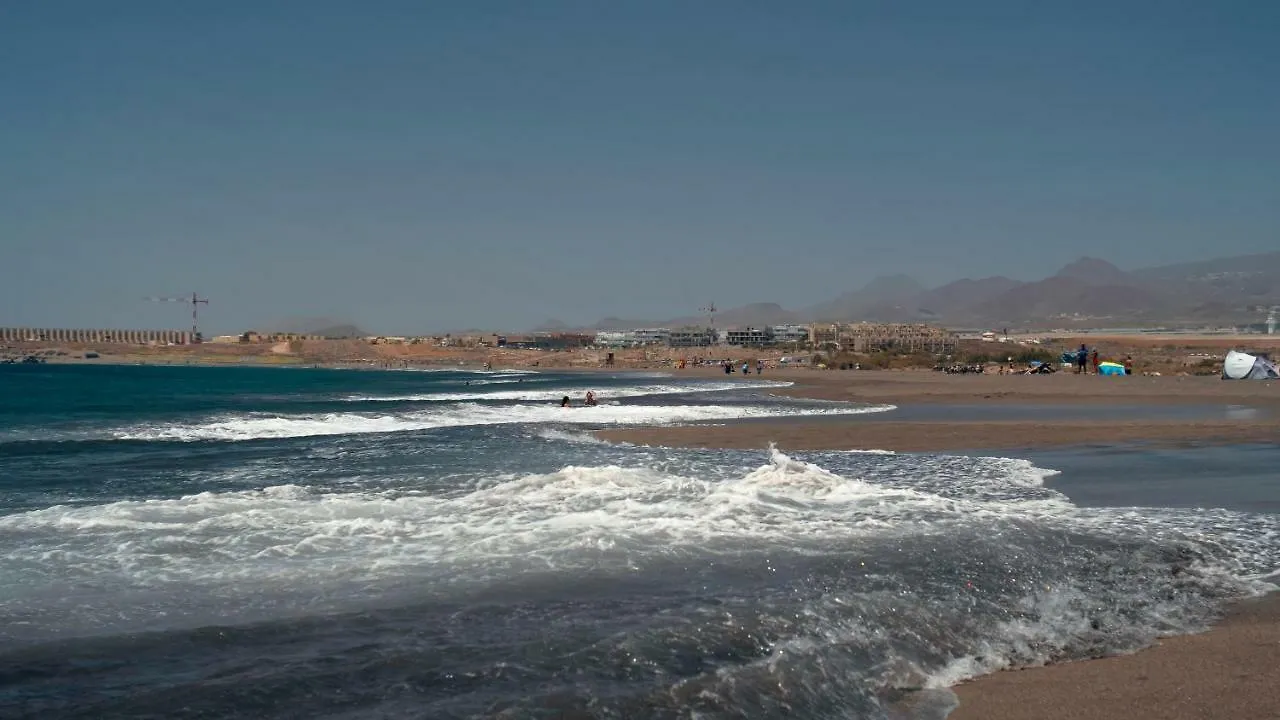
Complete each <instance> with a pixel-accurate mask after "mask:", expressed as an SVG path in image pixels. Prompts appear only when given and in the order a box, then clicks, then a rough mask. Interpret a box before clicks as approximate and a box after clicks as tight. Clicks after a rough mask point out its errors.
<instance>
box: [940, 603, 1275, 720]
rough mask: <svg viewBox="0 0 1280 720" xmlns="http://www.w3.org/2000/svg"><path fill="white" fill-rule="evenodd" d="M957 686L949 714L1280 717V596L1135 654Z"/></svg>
mask: <svg viewBox="0 0 1280 720" xmlns="http://www.w3.org/2000/svg"><path fill="white" fill-rule="evenodd" d="M954 690H955V692H956V694H957V695H958V696H959V698H960V707H959V708H957V709H956V710H954V711H953V712H952V713H951V715H950V716H949V717H950V720H1031V719H1032V718H1035V719H1036V720H1096V719H1097V718H1125V720H1148V719H1150V720H1155V719H1156V718H1160V719H1161V720H1166V719H1169V718H1178V719H1179V720H1202V719H1203V720H1209V719H1213V720H1218V719H1224V720H1225V719H1226V718H1231V719H1232V720H1237V719H1241V718H1257V719H1258V720H1261V719H1262V718H1280V595H1276V594H1272V595H1268V596H1267V597H1265V598H1259V599H1257V600H1249V601H1245V602H1242V603H1239V604H1237V605H1236V606H1235V607H1234V608H1232V610H1231V612H1230V614H1229V615H1228V616H1227V618H1226V619H1225V620H1224V621H1223V622H1221V623H1219V624H1218V625H1216V626H1215V627H1214V628H1213V629H1212V630H1210V631H1209V632H1206V633H1201V634H1199V635H1184V636H1180V637H1172V638H1166V639H1164V640H1162V641H1160V644H1158V645H1157V646H1155V647H1152V648H1149V649H1147V650H1143V651H1141V652H1138V653H1136V654H1133V655H1123V656H1119V657H1111V658H1101V659H1098V660H1089V661H1085V662H1074V663H1064V664H1061V665H1051V666H1048V667H1042V668H1030V669H1027V670H1018V671H1009V672H1001V673H996V674H994V675H987V676H985V677H981V678H978V679H977V680H974V681H972V682H968V683H965V684H962V685H960V686H958V687H956V688H954Z"/></svg>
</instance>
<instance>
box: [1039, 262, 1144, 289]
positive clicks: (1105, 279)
mask: <svg viewBox="0 0 1280 720" xmlns="http://www.w3.org/2000/svg"><path fill="white" fill-rule="evenodd" d="M1054 277H1060V278H1071V279H1073V280H1080V281H1082V282H1087V283H1089V284H1090V285H1126V284H1129V283H1131V282H1133V278H1132V277H1130V276H1129V273H1127V272H1125V271H1123V270H1121V269H1120V268H1118V267H1116V266H1115V265H1112V264H1111V263H1109V262H1107V261H1106V260H1102V259H1100V258H1095V257H1088V256H1085V257H1082V258H1080V259H1079V260H1076V261H1075V262H1073V263H1069V264H1067V265H1065V266H1063V268H1062V269H1061V270H1059V271H1058V273H1057V274H1056V275H1054Z"/></svg>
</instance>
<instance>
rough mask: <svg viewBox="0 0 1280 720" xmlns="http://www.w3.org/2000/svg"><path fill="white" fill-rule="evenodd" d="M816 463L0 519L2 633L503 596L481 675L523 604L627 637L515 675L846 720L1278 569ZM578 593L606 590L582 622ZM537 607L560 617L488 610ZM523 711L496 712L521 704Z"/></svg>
mask: <svg viewBox="0 0 1280 720" xmlns="http://www.w3.org/2000/svg"><path fill="white" fill-rule="evenodd" d="M551 430H554V429H546V431H551ZM538 432H539V434H541V433H542V432H544V430H540V431H538ZM551 437H552V438H553V439H558V438H555V436H551ZM571 441H572V440H571ZM593 452H598V451H596V450H593ZM827 456H831V457H834V455H832V454H825V455H823V454H813V455H810V456H808V459H801V458H798V457H794V456H791V455H788V454H786V453H783V452H780V451H778V450H776V449H771V450H770V452H769V453H768V455H767V458H766V459H765V461H764V462H762V463H761V462H759V460H756V461H754V462H755V463H757V464H754V466H749V467H747V468H746V469H745V470H742V471H737V470H735V471H734V472H732V473H729V474H727V475H725V476H724V477H723V478H718V479H712V478H709V477H706V476H705V475H704V474H702V473H698V472H692V471H689V472H679V471H676V470H673V469H671V468H668V467H663V466H660V465H657V464H654V463H650V462H645V461H644V460H643V459H641V456H636V458H637V459H638V460H633V462H632V463H631V464H625V463H623V462H621V461H620V462H619V463H617V464H600V465H567V466H563V467H560V468H559V469H557V470H555V471H552V472H543V473H506V474H492V475H482V476H476V477H469V478H466V479H462V480H459V484H458V485H457V486H456V487H452V488H450V489H449V491H447V492H442V491H440V490H432V489H430V488H426V487H421V488H419V487H415V486H414V485H413V484H408V485H405V486H402V487H400V488H398V489H395V490H371V489H368V488H365V489H360V490H350V491H348V490H338V489H335V488H333V487H332V486H304V485H299V484H292V483H283V484H279V485H272V486H268V487H264V488H261V489H257V490H236V491H225V492H202V493H196V494H191V495H187V496H184V497H178V498H169V499H152V500H128V501H119V502H112V503H107V504H100V505H94V506H80V507H69V506H55V507H50V508H44V509H40V510H33V511H29V512H23V513H15V514H11V515H7V516H0V577H4V578H5V582H6V597H5V599H4V600H3V601H0V610H3V612H4V614H5V615H6V617H8V618H10V619H11V620H12V621H13V622H12V623H11V624H10V626H9V629H8V630H5V631H2V632H0V637H7V638H8V639H9V640H10V641H13V640H14V638H19V639H21V638H22V637H26V638H37V639H48V638H49V637H50V636H53V635H57V634H59V633H70V634H95V633H102V632H107V631H109V632H113V633H118V632H132V631H136V630H144V629H146V630H155V629H157V628H181V627H203V626H206V625H208V624H211V623H215V624H220V625H228V624H236V623H243V622H247V621H249V620H252V619H258V618H262V617H267V618H276V619H278V618H280V617H282V616H287V615H288V614H289V613H290V612H294V613H299V614H306V615H315V614H320V613H331V612H338V611H342V610H347V609H356V608H362V607H367V606H368V604H369V603H371V602H377V603H381V602H388V601H389V600H388V599H389V598H395V597H397V593H402V592H403V593H411V596H412V597H413V598H414V602H416V603H422V602H424V600H423V598H432V599H435V600H440V601H443V604H442V605H441V607H445V608H448V611H447V612H445V613H444V615H441V616H431V617H432V618H433V619H432V620H431V622H432V623H435V622H440V623H450V622H455V619H454V615H455V613H456V612H458V611H456V608H457V607H470V606H469V605H466V604H465V603H458V602H457V600H458V599H459V598H466V597H473V596H481V597H484V596H485V595H484V594H485V593H490V595H489V597H494V598H503V599H504V600H502V601H500V602H496V603H495V604H493V605H491V606H488V607H490V609H489V610H487V611H486V612H488V613H503V612H506V610H504V609H503V608H507V607H508V606H511V607H512V609H511V610H510V614H509V615H499V616H497V617H499V621H500V622H503V623H510V625H507V624H504V625H503V627H504V628H505V629H506V630H504V634H500V637H498V638H497V639H495V640H494V641H495V642H499V643H511V644H510V645H500V646H497V647H495V648H494V651H493V652H494V654H495V657H498V658H499V660H502V661H505V660H509V658H510V657H511V656H513V655H515V654H520V655H521V656H522V657H526V658H527V660H528V662H529V663H535V662H540V661H535V660H534V659H532V658H534V657H535V655H536V653H529V654H527V655H526V654H523V653H521V652H519V651H520V650H521V649H522V648H525V649H527V648H526V646H524V645H521V644H520V642H522V641H521V640H520V638H521V637H524V636H523V635H521V632H520V631H519V627H520V625H519V623H522V622H526V621H527V622H528V623H530V624H531V625H532V626H533V627H531V628H528V633H529V635H528V636H529V637H534V636H536V637H539V638H541V637H544V636H545V632H546V631H547V627H546V622H547V621H545V620H543V621H539V620H538V617H539V616H537V615H536V613H538V612H543V611H545V612H547V613H551V614H553V615H554V614H557V613H565V612H570V613H571V616H570V617H569V618H568V619H566V620H565V622H570V621H571V622H573V623H574V627H575V628H579V629H582V628H594V627H595V626H594V625H593V624H592V623H599V622H612V620H607V621H606V620H602V619H601V618H615V617H617V618H618V619H617V622H618V623H622V628H621V629H611V628H612V626H608V627H605V629H604V630H602V631H601V632H602V635H601V636H600V637H599V638H598V639H592V640H590V641H589V647H588V648H586V649H584V650H583V651H582V652H583V654H582V655H581V657H579V656H578V655H574V654H572V653H570V654H567V655H566V654H563V653H558V654H554V657H550V658H549V659H547V660H546V662H550V663H552V664H553V665H554V667H552V666H548V667H547V668H541V666H538V667H536V668H532V669H530V670H529V672H530V673H531V677H535V678H537V677H543V676H544V675H543V673H549V674H547V675H545V676H546V677H551V676H553V675H554V673H556V672H560V670H559V668H563V667H564V664H565V663H566V662H574V663H576V662H581V663H583V667H584V668H585V670H584V671H585V672H593V671H592V670H590V668H592V667H597V668H598V667H612V666H611V665H609V663H611V662H612V660H611V659H610V658H612V657H613V656H614V655H617V656H618V657H619V658H622V659H623V660H624V661H625V663H626V665H625V667H628V668H634V667H636V666H637V665H636V663H641V664H643V666H646V667H647V666H652V667H655V668H658V669H660V670H662V672H660V673H659V677H661V678H665V680H663V681H662V682H663V683H674V684H673V685H670V686H669V687H667V686H664V687H663V688H662V693H663V694H664V697H667V698H668V700H660V702H667V701H671V702H678V703H679V704H681V706H690V707H691V706H692V705H690V703H694V704H696V703H700V702H711V703H712V704H713V705H714V706H717V707H733V708H739V709H743V710H742V712H741V713H740V714H751V713H749V712H747V709H751V708H755V709H756V710H757V712H756V713H755V714H757V715H759V714H768V713H765V712H764V711H763V710H761V709H760V708H762V707H768V705H767V703H770V702H773V701H774V699H776V697H777V693H776V692H774V691H773V690H769V691H767V692H766V691H763V690H761V691H760V694H758V695H756V694H752V693H755V692H756V690H754V689H757V688H759V689H763V688H773V689H774V690H776V689H777V688H778V687H779V683H780V682H784V681H786V682H792V681H795V682H797V685H795V686H794V687H793V691H794V693H795V694H794V695H789V696H788V701H789V702H791V703H794V704H795V705H796V707H800V708H806V707H808V708H814V707H821V703H822V702H828V701H832V700H833V699H834V701H835V702H836V704H837V706H838V707H841V708H844V709H846V710H848V709H849V708H864V707H873V705H874V704H872V705H868V704H867V703H869V702H870V700H868V699H867V697H864V696H865V695H866V693H868V692H869V690H868V689H869V688H871V689H874V688H882V687H893V686H902V685H914V686H921V685H924V686H930V687H941V686H945V685H949V684H951V683H953V682H955V681H957V680H960V679H963V678H966V677H970V676H972V675H974V674H979V673H983V672H989V671H991V670H993V669H998V668H1001V667H1012V666H1021V665H1028V664H1039V663H1043V662H1048V661H1051V660H1054V659H1061V658H1064V657H1079V656H1089V655H1091V654H1097V653H1100V652H1115V651H1123V650H1129V649H1135V648H1137V647H1140V646H1142V645H1143V644H1145V643H1147V642H1150V640H1151V639H1152V638H1154V637H1156V636H1157V635H1159V634H1162V633H1169V632H1183V631H1187V630H1192V629H1196V628H1197V627H1199V626H1200V625H1201V624H1202V623H1203V622H1204V621H1205V620H1206V619H1207V618H1209V617H1210V616H1211V615H1212V611H1213V608H1214V607H1216V605H1215V603H1217V602H1219V601H1221V600H1222V599H1224V598H1228V597H1236V596H1240V595H1243V594H1247V593H1249V592H1255V591H1258V590H1260V589H1262V588H1263V587H1264V585H1263V584H1262V583H1260V582H1258V581H1256V580H1251V579H1250V578H1249V577H1246V576H1247V575H1248V573H1249V572H1250V571H1252V570H1257V569H1265V568H1268V567H1269V568H1272V569H1273V570H1274V568H1275V567H1276V566H1277V562H1278V558H1277V556H1278V555H1280V550H1278V549H1277V547H1276V546H1275V544H1274V538H1275V537H1276V536H1277V534H1276V533H1277V531H1280V518H1277V517H1275V516H1265V515H1247V514H1242V513H1232V512H1228V511H1211V512H1206V511H1203V510H1195V511H1191V510H1188V511H1180V510H1168V509H1165V510H1160V509H1151V510H1146V511H1138V510H1135V509H1083V508H1078V507H1075V506H1074V505H1072V504H1071V503H1070V502H1069V501H1068V500H1067V498H1065V497H1064V496H1062V495H1061V494H1060V493H1057V492H1056V491H1054V490H1052V489H1051V488H1046V487H1044V484H1043V481H1044V479H1045V478H1046V477H1048V476H1050V475H1051V474H1052V472H1053V471H1052V470H1049V469H1045V468H1039V467H1037V466H1036V465H1034V464H1033V463H1030V462H1028V461H1025V460H1018V459H1011V458H987V457H979V458H965V457H959V456H898V455H863V456H856V455H849V454H845V455H843V459H844V461H845V462H844V464H843V465H840V466H839V467H842V468H845V469H844V470H841V471H836V470H834V469H833V468H834V467H837V466H836V465H834V464H832V465H831V466H830V467H828V466H827V465H826V464H824V462H823V461H822V460H821V458H822V457H827ZM643 457H648V456H643ZM592 583H596V584H597V585H602V586H606V587H609V588H613V589H612V590H611V591H610V593H609V594H605V595H604V596H603V598H604V599H603V600H600V602H603V603H604V605H602V606H601V607H602V608H604V610H603V611H601V612H600V613H598V614H592V611H591V608H592V607H594V606H592V605H591V603H592V602H595V600H593V599H592V598H593V597H594V596H593V595H592V594H591V592H592V591H591V590H590V589H589V588H590V587H591V586H592ZM565 587H572V588H574V589H573V591H572V592H571V593H568V594H564V593H563V592H562V589H563V588H565ZM708 587H715V588H721V587H722V588H726V590H725V591H723V592H722V591H709V590H708ZM547 588H558V589H561V590H556V591H554V592H560V593H561V594H560V595H552V596H553V597H556V598H566V600H565V602H567V603H571V606H572V608H573V609H572V610H566V609H565V606H561V605H557V604H556V602H550V604H549V605H548V606H547V607H546V608H543V607H542V605H540V604H539V603H538V602H535V601H528V602H526V601H523V600H522V601H521V602H519V603H514V604H513V603H512V602H511V601H510V598H511V597H512V596H517V597H520V598H522V599H523V598H528V597H530V596H531V595H532V594H534V593H538V592H542V593H546V592H552V591H549V590H547ZM619 588H621V589H619ZM699 588H701V589H700V590H699ZM663 592H670V593H672V594H671V595H663V594H662V593H663ZM646 593H649V595H646ZM708 593H710V595H708ZM704 597H712V598H714V602H694V601H695V600H697V598H704ZM597 599H598V598H597ZM623 600H626V601H628V602H635V603H636V608H635V610H634V612H635V613H636V615H635V617H634V618H628V616H626V615H625V614H623V615H619V613H621V612H622V611H621V610H620V609H619V607H618V604H619V603H620V602H622V601H623ZM557 602H558V601H557ZM646 602H648V603H650V605H646V604H645V603H646ZM504 603H505V604H504ZM418 607H419V606H414V608H413V613H414V617H415V618H417V617H419V613H421V612H423V611H422V610H419V609H418ZM427 607H432V606H427ZM463 612H467V611H463ZM574 613H576V614H574ZM666 613H670V614H666ZM526 616H527V617H526ZM485 617H490V620H488V621H487V622H493V619H492V617H491V616H489V615H486V616H485ZM655 617H657V618H662V617H665V618H667V619H669V620H670V622H669V623H666V624H664V623H663V622H659V621H654V620H653V618H655ZM521 618H525V619H524V620H522V619H521ZM644 618H648V620H644ZM463 620H464V621H465V618H464V619H463ZM362 622H363V621H362ZM458 622H462V621H458ZM433 626H434V625H433ZM668 626H672V627H674V629H672V627H668ZM468 627H471V629H466V628H461V629H459V632H460V633H461V634H462V636H464V637H467V638H472V636H469V635H467V633H474V632H475V630H474V627H472V626H468ZM391 628H392V630H394V632H395V634H396V635H395V636H396V637H402V636H403V635H404V630H403V627H402V626H400V625H397V624H395V623H394V622H393V623H392V624H391ZM359 632H360V633H364V632H366V627H365V626H364V625H362V626H361V629H360V631H359ZM388 632H390V630H389V631H388ZM673 632H674V633H677V635H672V634H671V633H673ZM553 636H554V637H555V638H556V642H561V643H566V642H571V641H572V637H574V636H572V635H571V634H569V635H566V634H564V632H561V634H559V635H553ZM290 637H291V638H292V637H293V636H292V635H291V636H290ZM359 637H360V638H361V639H360V640H359V642H366V640H364V639H363V638H364V637H365V636H364V635H360V636H359ZM470 641H472V640H468V642H470ZM477 647H479V646H477ZM473 649H474V648H473ZM470 651H471V650H469V652H470ZM255 652H256V650H255ZM599 653H603V655H599V656H598V654H599ZM681 653H685V655H686V656H688V657H717V658H733V662H725V663H724V664H723V665H721V666H719V667H717V668H716V669H715V670H714V672H712V671H707V672H696V673H693V674H690V675H688V676H687V677H684V679H679V678H680V677H681V676H680V675H679V674H678V672H677V670H678V668H673V669H670V670H667V669H665V668H667V667H668V666H667V665H664V663H672V662H676V663H678V662H679V658H680V657H681ZM571 655H572V657H570V656H571ZM673 658H674V659H673ZM867 658H874V662H871V661H867V660H866V659H867ZM601 663H604V665H603V666H602V665H601ZM672 678H676V679H674V680H673V679H672ZM831 678H838V683H836V684H835V685H829V684H828V682H827V680H826V679H831ZM797 679H799V680H797ZM644 687H645V688H648V687H650V684H647V683H645V684H644ZM744 688H746V689H749V690H746V691H745V692H747V693H748V694H747V695H743V692H744V691H743V690H742V689H744ZM633 689H634V688H633ZM519 692H520V696H519V697H518V698H515V699H513V700H512V702H515V703H517V705H516V706H514V707H518V703H520V702H524V700H523V699H522V698H524V697H533V696H535V695H536V692H535V690H534V689H533V688H531V687H521V688H520V689H519ZM616 700H617V698H616V697H611V698H606V699H604V700H602V702H606V703H607V702H614V701H616ZM651 701H652V698H641V699H639V700H636V702H638V703H641V705H640V706H642V707H651V706H650V705H648V704H646V703H648V702H651ZM753 703H765V704H766V705H756V704H753ZM860 703H861V704H860ZM517 714H518V713H517ZM868 716H872V715H870V714H869V711H868Z"/></svg>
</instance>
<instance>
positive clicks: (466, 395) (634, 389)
mask: <svg viewBox="0 0 1280 720" xmlns="http://www.w3.org/2000/svg"><path fill="white" fill-rule="evenodd" d="M485 383H491V384H513V383H515V384H519V381H518V380H503V381H500V382H499V381H485V380H472V381H471V384H472V385H480V384H485ZM790 385H792V383H790V382H772V381H771V382H758V383H756V382H753V383H740V382H716V383H696V384H695V383H685V384H665V385H656V384H655V385H627V386H622V387H612V388H608V389H606V390H598V391H596V395H597V396H598V397H599V398H600V399H601V400H602V401H608V400H610V399H614V398H633V397H646V396H652V395H676V394H684V393H695V392H724V391H726V390H767V389H773V388H783V387H789V386H790ZM585 392H586V389H584V388H581V387H575V388H565V387H554V388H538V389H527V390H496V391H493V392H437V393H414V394H409V395H353V396H351V397H347V398H343V400H346V401H348V402H429V401H434V402H465V401H474V400H516V401H526V402H537V401H547V402H551V401H554V400H559V399H560V398H562V397H564V396H565V395H569V396H570V397H576V398H579V399H580V398H581V396H582V395H583V394H584V393H585Z"/></svg>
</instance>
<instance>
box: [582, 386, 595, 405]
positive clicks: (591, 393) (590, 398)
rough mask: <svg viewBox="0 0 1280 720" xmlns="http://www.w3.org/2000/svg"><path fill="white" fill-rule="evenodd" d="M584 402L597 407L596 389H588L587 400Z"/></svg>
mask: <svg viewBox="0 0 1280 720" xmlns="http://www.w3.org/2000/svg"><path fill="white" fill-rule="evenodd" d="M584 404H585V405H586V406H587V407H595V406H596V393H595V391H594V390H588V391H587V399H586V402H585V403H584Z"/></svg>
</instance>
